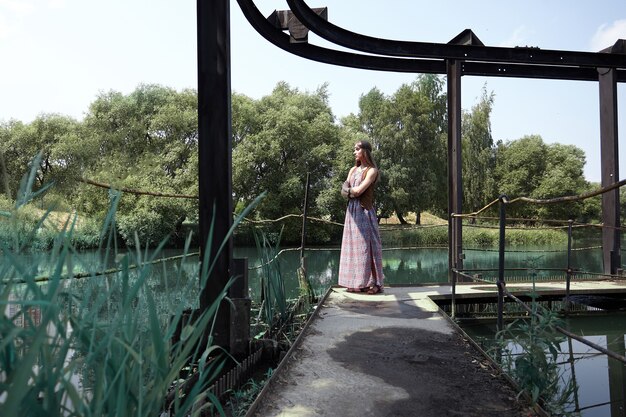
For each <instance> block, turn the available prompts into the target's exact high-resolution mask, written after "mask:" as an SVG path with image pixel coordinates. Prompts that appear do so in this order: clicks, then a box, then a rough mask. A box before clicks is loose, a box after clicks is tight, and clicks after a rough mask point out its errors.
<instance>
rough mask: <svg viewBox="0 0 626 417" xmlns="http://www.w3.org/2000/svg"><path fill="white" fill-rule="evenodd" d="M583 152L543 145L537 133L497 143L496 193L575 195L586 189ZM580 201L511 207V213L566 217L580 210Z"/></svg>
mask: <svg viewBox="0 0 626 417" xmlns="http://www.w3.org/2000/svg"><path fill="white" fill-rule="evenodd" d="M584 165H585V154H584V152H583V151H582V150H581V149H579V148H577V147H576V146H573V145H562V144H558V143H557V144H551V145H546V144H545V143H544V142H543V139H542V138H541V136H538V135H532V136H525V137H523V138H521V139H518V140H516V141H512V142H507V143H505V144H503V143H499V144H498V149H497V159H496V179H497V181H498V182H497V183H498V187H499V190H498V191H499V193H503V194H507V195H508V197H509V198H515V197H532V198H537V199H549V198H554V197H563V196H567V195H578V194H581V193H583V192H584V191H586V190H587V189H588V188H589V185H588V183H587V182H586V181H585V179H584V176H583V168H584ZM583 208H584V205H583V204H582V203H565V204H563V203H562V204H558V205H557V204H554V205H541V206H538V205H532V204H528V203H519V204H515V205H514V206H511V208H510V209H509V212H510V214H511V216H524V217H533V218H553V219H563V220H566V219H569V218H575V217H577V216H580V215H581V214H582V213H583Z"/></svg>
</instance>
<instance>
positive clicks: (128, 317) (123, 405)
mask: <svg viewBox="0 0 626 417" xmlns="http://www.w3.org/2000/svg"><path fill="white" fill-rule="evenodd" d="M32 166H33V167H36V166H37V164H32ZM33 170H34V168H33V169H32V170H31V172H30V173H29V174H28V175H27V176H26V177H25V180H24V182H23V184H24V186H23V190H22V192H21V193H20V196H19V197H18V199H17V201H16V203H15V206H14V207H13V208H12V209H11V211H10V213H9V215H7V216H5V217H9V218H10V219H11V221H12V222H14V223H13V224H12V225H13V226H15V227H16V228H17V227H21V226H20V225H18V224H17V221H18V220H17V219H19V215H20V213H19V211H20V210H21V209H22V208H23V207H24V206H25V205H26V204H28V202H29V201H32V199H34V198H37V197H38V196H39V195H42V194H43V191H41V192H39V191H37V192H32V191H30V190H32V186H33V179H32V178H33V175H32V173H33ZM41 190H44V191H45V189H43V188H42V189H41ZM110 195H111V207H110V210H109V212H108V214H107V216H106V218H105V221H104V226H103V228H102V234H101V242H102V244H101V249H102V252H103V253H104V255H103V259H102V261H103V262H102V268H104V267H105V266H106V265H110V264H111V263H114V264H115V266H116V267H117V268H118V270H117V271H116V272H114V273H112V274H108V275H106V276H101V275H98V271H96V270H94V271H92V272H93V273H92V274H91V276H89V277H87V278H82V279H79V278H77V277H75V276H74V274H73V271H74V268H75V266H76V265H75V262H76V260H75V256H74V255H75V254H76V248H75V247H74V246H73V245H72V235H73V233H74V231H75V226H76V217H75V216H74V217H73V218H70V219H69V220H68V221H67V222H66V223H65V224H64V225H63V226H62V227H61V228H60V230H58V233H57V235H56V236H55V238H54V244H53V246H52V250H51V251H50V253H49V256H50V260H51V264H52V265H53V268H52V271H51V272H50V273H49V274H48V279H47V281H46V282H44V283H42V282H39V280H38V277H39V275H40V271H39V265H37V264H32V263H28V262H25V261H24V260H23V258H21V257H19V256H18V255H19V254H20V252H22V251H23V250H24V249H25V248H27V247H28V245H29V244H30V243H32V242H31V241H32V239H34V238H35V236H36V234H37V231H38V230H39V229H40V228H41V225H42V224H43V222H44V221H45V217H46V216H47V214H48V213H46V214H44V216H43V217H44V218H42V219H41V221H40V222H38V223H37V225H35V227H34V228H33V230H31V231H29V232H28V233H26V234H22V235H21V236H20V237H19V239H17V238H16V239H13V240H12V241H2V242H0V253H1V258H0V279H1V283H0V308H1V309H2V310H3V312H4V314H2V315H0V415H1V416H126V415H133V416H159V415H162V413H166V414H165V415H168V416H188V415H200V414H201V413H202V412H203V410H206V409H207V408H211V409H213V410H217V411H218V412H219V413H220V414H222V415H223V414H224V411H223V409H222V407H221V405H220V404H219V401H218V399H217V398H215V396H213V395H212V394H211V393H210V392H207V388H208V386H209V385H210V383H211V382H212V381H213V380H214V379H215V378H216V377H217V376H218V375H219V373H220V371H221V369H222V367H223V365H224V362H225V359H226V356H227V355H226V354H225V353H224V352H222V350H221V348H219V347H217V346H215V345H213V343H212V336H211V335H212V331H211V326H212V324H213V321H214V318H215V314H216V311H217V308H218V306H219V304H220V302H221V300H222V299H224V298H225V297H226V291H227V289H228V285H227V286H226V288H224V289H223V290H222V292H221V293H220V296H219V297H218V298H217V300H216V301H215V302H214V303H213V304H212V305H211V306H209V307H208V309H207V310H206V311H204V312H202V313H201V314H199V315H198V317H194V318H193V319H191V320H189V321H184V320H183V317H184V313H185V310H186V309H188V308H189V305H187V304H185V303H181V302H180V300H189V299H190V298H191V297H192V296H193V295H194V294H197V292H198V287H199V286H200V287H202V286H204V285H206V284H207V280H208V277H209V276H210V274H211V272H212V269H213V266H214V260H211V259H208V254H209V253H210V252H211V251H210V245H211V241H212V239H211V238H212V233H210V234H209V241H208V244H207V247H208V250H206V252H205V253H206V254H207V255H206V256H205V258H204V260H203V268H202V271H201V274H200V277H199V281H200V282H199V283H198V281H196V280H195V279H188V277H187V276H186V275H185V272H184V268H183V267H182V265H183V264H184V262H185V259H184V257H183V259H181V261H180V262H181V263H180V265H181V267H180V268H178V270H177V271H178V272H177V273H176V274H175V275H177V276H175V277H169V281H168V280H165V282H163V283H159V286H160V287H159V289H160V290H161V291H165V292H167V293H168V294H167V295H168V296H169V297H158V298H160V299H161V301H156V299H157V297H156V296H155V295H156V294H155V292H154V290H153V288H154V286H153V285H150V282H151V279H152V278H151V277H152V271H153V268H154V267H155V266H154V265H155V259H157V257H158V256H159V255H160V252H161V250H162V249H163V246H164V245H165V243H166V242H165V241H164V242H161V244H160V245H158V246H157V248H156V249H153V250H148V249H147V246H146V249H145V250H143V251H142V250H141V249H140V248H141V244H140V242H138V241H137V242H136V248H137V249H136V252H135V253H130V254H120V253H118V250H117V244H116V243H117V242H116V236H117V234H116V227H115V211H116V207H117V203H118V202H119V198H120V194H119V193H118V192H115V191H111V193H110ZM260 198H262V197H259V198H258V199H257V200H255V202H254V203H253V204H252V205H251V206H249V207H248V208H247V209H246V210H245V211H244V212H243V213H242V215H241V216H240V217H238V218H237V219H236V220H235V222H234V224H233V228H232V229H231V233H232V230H233V229H234V227H236V225H237V224H238V223H239V222H240V221H241V219H242V218H243V217H244V216H246V215H247V214H248V213H249V212H250V210H251V209H252V208H253V207H254V206H255V205H256V204H258V202H259V201H260ZM227 238H228V237H227ZM227 238H226V239H227ZM226 239H225V240H224V241H223V242H222V244H221V246H220V248H219V250H218V253H219V251H221V250H222V249H223V248H224V247H225V244H226ZM190 242H191V240H190V239H188V240H187V243H186V246H185V250H184V253H185V254H187V253H189V245H190ZM157 267H158V266H157ZM198 284H199V285H198ZM229 285H230V284H229ZM195 298H196V299H197V297H195ZM175 334H178V335H179V337H177V338H176V341H175V338H174V335H175ZM186 378H187V379H188V380H186ZM192 380H193V381H195V382H194V383H190V381H192Z"/></svg>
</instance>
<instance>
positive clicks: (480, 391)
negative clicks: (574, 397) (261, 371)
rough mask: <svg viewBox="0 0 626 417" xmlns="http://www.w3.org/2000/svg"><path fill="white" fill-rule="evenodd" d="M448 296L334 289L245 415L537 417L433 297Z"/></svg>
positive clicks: (416, 290) (432, 289)
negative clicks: (459, 332)
mask: <svg viewBox="0 0 626 417" xmlns="http://www.w3.org/2000/svg"><path fill="white" fill-rule="evenodd" d="M460 287H463V286H460ZM449 292H450V286H449V285H433V286H420V287H402V288H400V287H395V288H385V292H384V294H378V295H367V294H355V293H348V292H346V291H345V289H343V288H333V289H332V290H331V292H330V293H329V294H328V296H327V297H326V299H325V301H324V303H323V304H322V305H321V306H320V308H319V311H318V312H317V315H316V317H315V319H314V320H313V321H312V322H311V324H310V326H309V327H308V328H307V329H305V331H304V332H303V335H302V336H301V338H300V339H299V343H297V344H296V345H295V346H294V348H292V350H291V354H290V356H288V358H287V359H285V360H284V361H283V363H281V365H280V366H279V368H278V369H277V370H276V372H275V374H274V376H273V377H272V378H271V379H270V382H269V383H268V385H267V386H266V388H265V389H264V391H263V393H262V394H261V396H260V397H259V398H258V399H257V401H256V402H255V404H253V406H252V408H251V409H250V412H249V413H248V415H249V416H263V417H266V416H301V417H308V416H342V417H344V416H345V417H351V416H354V417H365V416H377V417H378V416H424V417H429V416H433V417H434V416H437V417H440V416H481V417H482V416H529V415H535V414H534V413H533V412H532V411H531V410H530V409H529V408H527V407H524V406H522V405H520V404H519V403H518V402H517V401H516V399H515V396H516V393H515V392H514V391H513V389H512V388H511V386H510V385H509V384H508V382H507V381H506V380H505V379H504V378H503V377H502V376H501V375H499V373H498V371H497V370H496V369H494V368H493V367H492V365H491V363H490V362H489V361H488V360H485V358H484V357H483V356H482V355H481V354H480V353H479V352H478V351H476V350H475V349H474V348H473V346H472V345H470V344H469V343H468V342H467V341H466V340H463V338H462V337H461V336H460V335H459V334H458V333H457V332H456V331H455V329H454V327H453V326H452V324H450V323H449V321H448V320H447V319H445V318H444V317H443V316H442V315H440V314H439V311H438V307H437V305H436V304H435V303H434V302H433V301H431V299H430V298H429V297H430V296H436V295H439V296H442V295H445V294H446V293H449Z"/></svg>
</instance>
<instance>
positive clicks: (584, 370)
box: [0, 245, 626, 417]
mask: <svg viewBox="0 0 626 417" xmlns="http://www.w3.org/2000/svg"><path fill="white" fill-rule="evenodd" d="M578 249H580V250H576V251H574V252H573V254H572V260H571V264H572V266H573V267H575V268H578V269H579V270H583V271H590V272H601V270H602V253H601V250H600V249H598V248H592V247H590V246H589V245H587V246H585V245H579V248H578ZM145 255H146V254H145V253H143V254H141V256H142V257H145ZM180 255H181V251H180V250H169V249H168V250H164V251H163V252H162V253H161V254H159V258H161V259H165V260H164V261H162V262H158V263H156V264H155V265H154V266H153V268H152V275H151V277H150V281H149V287H150V288H151V289H152V290H153V292H154V293H155V294H162V295H164V297H163V298H164V301H163V302H160V303H159V304H160V305H162V310H161V313H162V314H163V315H164V317H166V316H167V309H168V306H171V305H172V304H173V303H174V304H175V303H179V302H184V303H185V304H186V305H187V304H188V305H189V307H194V305H195V304H196V303H197V300H198V285H197V277H198V266H199V262H198V257H197V255H194V256H190V257H188V258H187V259H186V260H185V261H184V262H182V261H181V259H180V258H178V257H179V256H180ZM137 256H138V255H136V254H134V255H133V258H134V259H136V258H137ZM305 256H306V266H307V273H308V277H309V279H310V281H311V283H312V285H313V287H314V290H315V292H316V293H317V294H323V293H324V292H325V291H326V289H327V288H328V287H329V286H331V285H334V284H336V283H337V273H338V268H339V249H338V248H310V249H308V250H307V251H306V252H305ZM122 257H123V254H121V253H120V254H117V255H116V256H113V257H111V259H110V260H109V262H108V263H107V265H106V266H107V267H114V266H116V260H117V261H119V260H120V259H121V258H122ZM234 257H236V258H242V257H245V258H248V269H249V278H248V280H249V288H250V297H251V298H252V299H254V300H258V299H259V293H260V292H259V283H260V281H261V277H262V276H263V274H264V273H265V271H264V268H263V267H262V261H261V259H260V257H259V255H258V251H257V249H256V248H253V247H236V248H235V250H234ZM102 258H103V254H102V253H98V252H95V251H88V252H83V253H79V254H78V255H77V256H75V257H74V259H73V260H72V267H73V268H74V271H75V273H76V272H83V271H89V270H91V269H94V268H95V269H97V270H101V267H99V265H102ZM172 258H174V259H172ZM16 260H17V261H18V262H20V263H21V264H22V265H24V266H27V267H28V268H33V269H34V270H35V271H36V275H41V276H45V275H46V274H49V273H50V271H51V269H52V267H53V261H54V260H53V259H51V257H50V256H49V254H27V255H21V256H20V257H18V258H16ZM0 261H2V258H0ZM464 263H465V268H466V269H483V270H484V269H495V268H496V267H497V265H498V252H497V251H496V250H494V249H469V248H466V250H465V260H464ZM566 265H567V253H566V251H565V250H563V248H562V247H533V248H524V249H521V250H520V249H518V250H509V251H507V253H506V266H507V268H537V269H536V271H533V273H536V275H537V276H538V277H539V278H544V277H547V276H549V275H556V274H562V272H555V271H544V270H542V268H560V269H563V268H565V267H566ZM273 266H275V267H277V268H278V270H279V271H280V273H281V275H282V276H283V278H284V281H285V289H286V292H287V297H288V298H295V297H296V296H297V295H298V281H297V277H296V270H297V268H298V267H299V266H300V253H299V251H298V250H297V249H289V248H288V249H287V250H285V251H283V252H282V253H281V254H280V255H279V256H278V257H277V258H276V261H275V262H274V263H273ZM383 270H384V273H385V278H386V281H385V282H386V284H391V285H400V284H425V283H444V282H447V281H448V250H447V248H419V249H392V250H385V251H384V252H383ZM530 273H531V272H529V271H515V272H511V273H507V276H509V277H510V276H512V275H517V276H524V277H528V275H529V274H530ZM482 274H483V276H484V277H485V278H493V277H495V276H496V275H497V272H496V271H491V272H488V271H485V272H483V273H482ZM103 279H104V278H103V277H102V276H98V277H95V278H86V279H85V280H84V281H89V280H103ZM190 284H191V285H190ZM190 288H192V291H189V289H190ZM165 299H167V300H165ZM567 325H568V326H569V329H570V331H574V332H576V333H578V334H581V335H584V336H585V337H588V338H589V339H590V340H591V341H593V342H595V343H598V344H600V345H603V346H606V347H608V348H609V349H611V350H615V351H618V352H621V353H622V354H624V350H625V349H624V329H626V315H624V314H614V315H603V316H602V317H598V316H591V317H576V318H573V319H570V320H569V321H568V323H567ZM494 328H495V325H494V324H493V323H483V324H481V325H478V326H473V327H467V328H466V331H467V332H468V333H469V334H470V335H471V336H472V337H473V338H475V339H476V340H479V341H480V343H483V344H484V346H486V348H488V347H489V344H490V340H493V334H494ZM560 345H561V352H562V353H561V354H560V355H561V357H560V358H559V363H561V365H560V366H561V371H562V375H563V380H564V381H571V380H574V379H575V382H576V387H577V389H576V391H575V397H572V398H571V400H572V404H571V407H570V408H571V410H574V409H578V410H581V411H580V412H581V415H583V416H585V417H592V416H607V415H612V416H616V415H624V414H616V411H614V410H617V409H618V408H619V409H620V410H622V411H621V413H623V408H620V407H622V406H623V402H622V400H623V396H622V397H620V395H622V394H620V393H621V392H622V391H623V389H624V388H623V387H626V384H624V382H625V379H626V371H625V370H624V368H623V366H622V364H621V363H613V362H614V361H613V360H608V359H607V357H606V356H605V355H596V354H595V352H594V351H592V350H590V348H588V347H586V346H585V345H583V344H581V343H579V342H577V341H569V340H567V339H565V338H563V340H562V341H561V342H560ZM572 358H573V362H572ZM616 393H617V394H616ZM616 404H617V405H616Z"/></svg>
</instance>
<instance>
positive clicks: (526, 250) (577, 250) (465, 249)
mask: <svg viewBox="0 0 626 417" xmlns="http://www.w3.org/2000/svg"><path fill="white" fill-rule="evenodd" d="M593 249H602V246H601V245H597V246H585V247H582V248H572V249H571V250H572V252H582V251H586V250H593ZM463 250H464V251H471V252H497V251H498V250H497V249H487V248H463ZM507 252H511V253H563V252H567V249H524V250H517V249H507Z"/></svg>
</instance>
